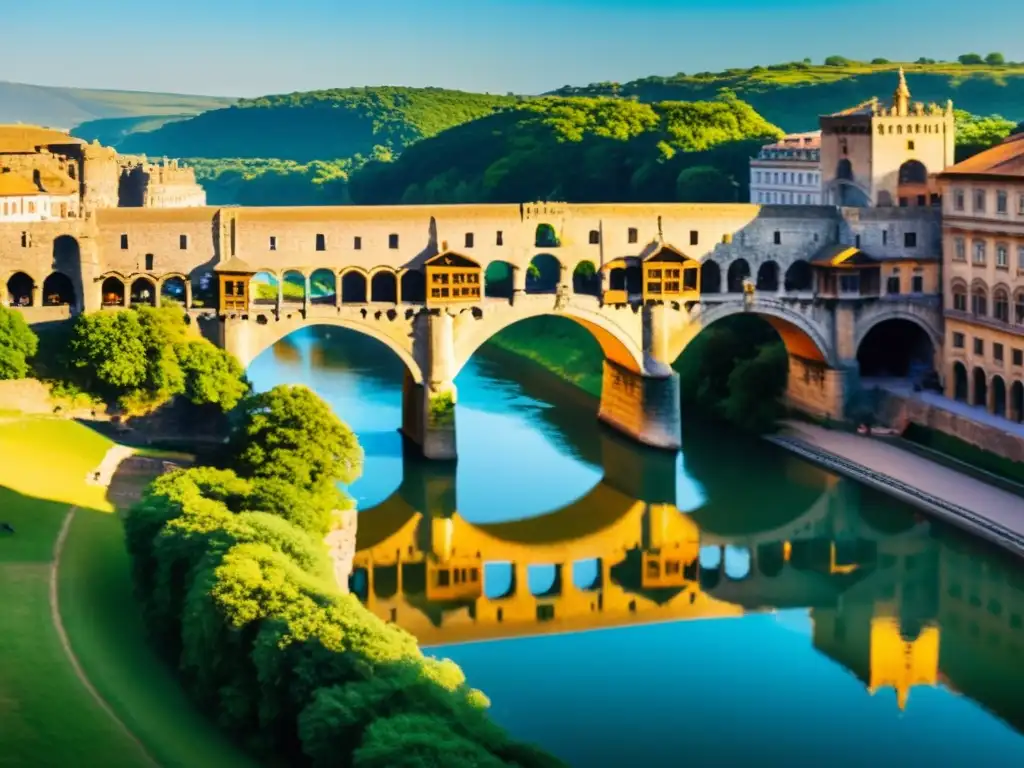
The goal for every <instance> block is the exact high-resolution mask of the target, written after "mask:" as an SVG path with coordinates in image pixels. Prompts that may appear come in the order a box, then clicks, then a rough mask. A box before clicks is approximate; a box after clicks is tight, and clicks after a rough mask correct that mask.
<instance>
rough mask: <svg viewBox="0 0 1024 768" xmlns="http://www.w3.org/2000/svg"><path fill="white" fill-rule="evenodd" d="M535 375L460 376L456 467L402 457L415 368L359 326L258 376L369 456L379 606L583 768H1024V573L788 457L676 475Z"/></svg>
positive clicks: (263, 362)
mask: <svg viewBox="0 0 1024 768" xmlns="http://www.w3.org/2000/svg"><path fill="white" fill-rule="evenodd" d="M523 369H524V366H523V365H522V364H520V363H517V361H516V360H515V359H508V358H505V357H498V356H485V355H477V356H476V357H475V358H474V359H473V360H472V361H471V362H470V364H469V365H468V366H467V368H466V369H465V370H464V371H463V372H462V373H461V374H460V375H459V378H458V379H457V381H456V384H457V386H458V394H459V398H458V406H457V424H458V448H459V462H458V466H457V468H454V469H446V468H439V467H437V466H436V465H430V464H424V463H422V462H416V461H412V460H404V459H403V455H402V441H401V438H400V436H399V435H398V433H397V431H396V430H397V427H398V425H399V424H400V421H401V380H402V370H401V363H400V362H399V361H398V359H397V358H395V357H394V356H393V355H392V353H390V352H389V351H388V350H386V349H385V348H384V347H382V346H380V345H378V344H377V343H376V342H374V341H372V340H368V339H365V338H362V337H359V336H357V335H354V334H352V333H349V332H344V331H339V330H337V329H314V330H310V331H305V332H302V333H297V334H295V335H293V336H291V337H289V338H288V339H287V340H285V341H284V342H281V343H280V344H278V345H277V346H275V347H273V348H272V349H270V350H268V351H267V352H266V353H265V354H263V355H262V356H261V357H260V358H258V359H257V360H256V361H255V362H254V363H253V365H252V367H251V369H250V376H251V377H252V379H253V381H254V382H255V384H256V386H257V387H258V388H260V389H266V388H269V387H271V386H273V385H275V384H278V383H304V384H307V385H309V386H311V387H313V388H314V389H315V390H316V391H317V392H318V393H320V394H321V395H322V396H324V397H325V398H327V399H328V400H329V401H330V402H331V403H332V405H333V406H334V407H335V408H336V410H337V412H338V413H339V414H340V415H341V416H342V418H344V419H345V420H346V421H347V422H348V423H349V424H350V425H351V426H352V427H353V428H354V429H355V430H356V432H357V433H358V434H359V437H360V440H361V442H362V444H363V446H364V448H365V450H366V454H367V456H366V466H365V472H364V475H363V477H362V478H361V479H360V480H359V481H358V482H356V483H355V484H354V485H353V487H352V488H351V489H350V490H351V492H352V494H353V495H354V496H355V497H356V498H357V500H358V502H359V506H360V509H361V510H362V512H361V513H360V523H359V549H360V551H359V553H358V554H357V562H356V565H357V572H356V577H355V582H356V588H357V591H359V592H360V594H362V595H363V597H364V599H365V600H366V601H367V604H368V605H369V606H370V608H371V609H372V610H374V611H375V612H376V613H378V614H379V615H380V616H382V617H383V618H385V619H390V620H394V621H397V622H398V623H399V624H401V625H402V626H405V627H407V628H408V629H409V630H410V631H412V632H413V633H414V634H416V635H417V636H419V637H420V639H421V641H422V642H423V643H424V644H425V645H428V646H432V647H433V648H432V650H431V651H430V652H433V653H436V654H437V655H439V656H443V657H447V658H451V659H453V660H455V661H456V662H458V663H459V664H460V665H461V666H462V668H463V669H464V670H465V672H466V675H467V677H468V678H469V680H470V682H471V683H472V684H473V685H475V686H477V687H479V688H481V689H482V690H484V691H485V692H486V693H487V694H488V695H489V696H490V698H491V700H492V714H493V716H494V717H495V718H496V719H497V720H498V721H499V722H500V723H502V724H503V725H505V726H506V727H507V728H509V729H510V730H511V731H512V732H513V733H514V734H515V735H516V736H519V737H521V738H524V739H527V740H530V741H533V742H536V743H538V744H540V745H542V746H544V747H545V748H547V749H549V750H551V751H552V752H554V753H556V754H557V755H559V756H561V757H562V758H564V759H565V760H567V761H568V762H569V763H571V764H572V765H579V766H619V765H628V764H631V763H636V764H641V763H643V762H646V761H655V760H657V761H659V762H660V764H662V765H676V764H680V765H688V766H693V765H714V766H719V767H720V766H728V765H740V764H750V765H769V766H774V765H797V766H805V765H806V766H818V765H826V764H828V765H830V766H847V765H849V766H853V765H868V764H872V765H909V764H914V765H916V764H922V765H924V764H930V765H933V766H959V765H971V766H974V765H986V766H989V765H992V766H996V765H1007V766H1010V765H1014V766H1020V765H1024V737H1022V736H1021V735H1020V733H1019V731H1021V730H1024V628H1022V616H1024V567H1022V565H1021V564H1020V563H1017V562H1014V561H1012V560H1010V559H1009V558H1007V557H1004V556H1003V555H1002V554H1001V553H999V552H997V551H996V550H994V549H992V548H991V547H989V546H987V545H984V544H983V543H981V542H977V541H975V540H972V539H971V538H969V537H967V536H965V535H963V534H960V533H959V532H956V531H953V530H950V529H948V528H946V527H944V526H940V525H937V524H934V523H931V522H929V521H928V520H927V519H925V518H923V517H921V516H918V515H915V514H914V513H913V512H912V511H911V510H909V509H908V508H906V507H905V506H902V505H900V504H897V503H895V502H893V501H891V500H889V499H888V498H886V497H884V496H881V495H879V494H877V493H874V492H871V491H869V490H867V489H864V488H861V487H859V486H857V485H856V484H854V483H851V482H848V481H845V480H842V479H839V478H837V477H835V476H833V475H830V474H829V473H827V472H823V471H821V470H819V469H817V468H815V467H812V466H811V465H808V464H806V463H804V462H802V461H799V460H797V459H795V458H793V457H791V456H789V455H788V454H785V453H784V452H782V451H779V450H776V449H774V448H773V447H771V446H768V445H764V444H761V443H760V442H756V441H749V442H748V441H743V440H740V439H738V438H735V437H732V436H726V435H720V434H718V435H716V433H715V432H713V431H708V430H706V429H705V430H703V431H700V430H695V429H685V430H684V449H683V451H682V452H681V453H680V454H678V455H675V456H672V455H666V454H664V453H661V452H655V451H647V450H643V449H640V448H638V447H635V446H633V445H632V444H630V443H627V442H625V441H623V440H620V439H618V438H617V437H616V436H614V435H612V434H610V433H609V432H608V431H607V430H605V429H604V428H602V427H600V426H599V425H598V424H597V423H596V420H595V418H594V414H595V411H596V404H595V403H594V402H593V401H591V400H590V399H589V398H587V397H585V396H583V395H580V394H579V393H578V392H577V391H575V390H571V389H569V388H568V387H566V386H564V385H562V384H561V383H560V382H558V381H555V380H553V379H552V377H550V376H549V375H547V374H545V373H538V372H535V371H526V372H524V370H523Z"/></svg>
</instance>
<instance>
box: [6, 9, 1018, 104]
mask: <svg viewBox="0 0 1024 768" xmlns="http://www.w3.org/2000/svg"><path fill="white" fill-rule="evenodd" d="M3 5H4V6H5V7H4V10H3V13H2V17H0V33H2V35H3V39H4V44H3V45H2V46H0V80H11V81H16V82H30V83H38V84H43V85H68V86H85V87H99V88H124V89H132V90H155V91H170V92H178V93H203V94H212V95H233V96H254V95H260V94H264V93H280V92H288V91H296V90H310V89H315V88H330V87H342V86H350V85H380V84H394V85H411V86H426V85H437V86H444V87H451V88H462V89H466V90H477V91H488V92H491V93H503V92H506V91H516V92H520V93H539V92H543V91H545V90H550V89H552V88H556V87H558V86H561V85H564V84H567V83H571V84H574V85H585V84H587V83H590V82H596V81H600V80H619V81H625V80H630V79H633V78H637V77H643V76H645V75H650V74H672V73H675V72H680V71H683V72H698V71H702V70H720V69H724V68H726V67H743V66H751V65H753V64H765V63H775V62H779V61H788V60H793V59H802V58H804V57H805V56H809V57H811V58H812V59H813V60H814V61H820V60H821V59H822V58H824V57H825V56H827V55H829V54H833V53H839V54H842V55H846V56H850V57H855V58H872V57H875V56H884V57H886V58H890V59H896V58H908V59H915V58H917V57H919V56H928V57H931V58H937V59H952V58H954V57H955V56H956V55H958V54H960V53H963V52H966V51H976V52H979V53H982V54H985V53H987V52H989V51H993V50H995V51H1001V52H1003V53H1004V54H1005V55H1006V56H1007V58H1009V59H1011V60H1024V37H1021V35H1020V30H1021V28H1022V27H1024V3H1022V2H1020V0H985V2H984V3H983V4H980V5H979V4H978V3H965V2H963V0H927V1H926V2H922V1H920V0H861V2H858V3H839V2H831V1H829V0H788V1H786V2H781V3H769V2H764V1H763V0H705V1H704V2H698V1H697V0H520V1H519V2H511V1H510V0H475V1H473V0H362V1H361V2H354V1H353V0H141V1H140V0H47V1H46V3H45V4H44V5H45V11H43V10H42V9H41V7H37V6H39V5H40V4H39V3H38V2H4V3H3ZM980 7H984V12H983V13H980V12H979V10H978V9H979V8H980ZM991 19H999V20H1000V22H999V23H998V24H994V25H993V24H991V23H990V20H991ZM908 41H910V42H909V43H908Z"/></svg>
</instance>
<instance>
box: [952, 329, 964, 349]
mask: <svg viewBox="0 0 1024 768" xmlns="http://www.w3.org/2000/svg"><path fill="white" fill-rule="evenodd" d="M963 348H964V335H963V334H962V333H959V332H958V331H954V332H953V349H963Z"/></svg>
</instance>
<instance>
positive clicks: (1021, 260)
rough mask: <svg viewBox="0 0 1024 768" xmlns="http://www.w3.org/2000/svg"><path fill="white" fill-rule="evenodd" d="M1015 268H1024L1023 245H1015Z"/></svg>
mask: <svg viewBox="0 0 1024 768" xmlns="http://www.w3.org/2000/svg"><path fill="white" fill-rule="evenodd" d="M1017 269H1024V245H1018V246H1017Z"/></svg>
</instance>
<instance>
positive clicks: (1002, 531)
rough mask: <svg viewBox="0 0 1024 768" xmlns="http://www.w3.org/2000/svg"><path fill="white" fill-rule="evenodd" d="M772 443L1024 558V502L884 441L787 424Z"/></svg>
mask: <svg viewBox="0 0 1024 768" xmlns="http://www.w3.org/2000/svg"><path fill="white" fill-rule="evenodd" d="M766 439H767V440H769V441H770V442H772V443H774V444H776V445H778V446H780V447H782V448H785V449H787V450H789V451H791V452H793V453H795V454H797V455H798V456H801V457H803V458H805V459H807V460H809V461H812V462H814V463H815V464H818V465H820V466H822V467H824V468H826V469H829V470H831V471H833V472H836V473H837V474H841V475H844V476H846V477H849V478H852V479H854V480H857V481H858V482H861V483H863V484H865V485H868V486H871V487H873V488H876V489H878V490H880V491H883V492H885V493H888V494H889V495H891V496H894V497H895V498H898V499H900V500H901V501H904V502H906V503H907V504H910V505H912V506H914V507H916V508H918V509H920V510H922V511H924V512H928V513H929V514H933V515H935V516H936V517H939V518H941V519H943V520H945V521H946V522H948V523H951V524H952V525H955V526H957V527H959V528H963V529H965V530H967V531H969V532H970V533H973V534H975V535H977V536H979V537H981V538H984V539H987V540H989V541H991V542H993V543H995V544H998V545H999V546H1001V547H1003V548H1005V549H1008V550H1010V551H1011V552H1013V553H1015V554H1017V555H1020V556H1024V499H1021V498H1020V497H1019V496H1016V495H1015V494H1012V493H1010V492H1009V491H1005V490H1002V489H1000V488H996V487H995V486H993V485H989V484H987V483H983V482H981V481H980V480H977V479H975V478H973V477H970V476H968V475H966V474H963V473H961V472H957V471H955V470H953V469H951V468H949V467H944V466H942V465H940V464H937V463H935V462H933V461H930V460H928V459H926V458H924V457H922V456H918V455H916V454H913V453H910V452H909V451H905V450H903V449H901V448H898V447H897V446H895V445H891V444H889V443H885V442H882V441H881V440H878V439H875V438H871V437H864V436H860V435H853V434H849V433H846V432H838V431H834V430H828V429H824V428H822V427H818V426H815V425H812V424H806V423H803V422H797V421H787V422H785V428H784V430H783V432H782V433H780V434H778V435H769V436H767V438H766Z"/></svg>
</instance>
